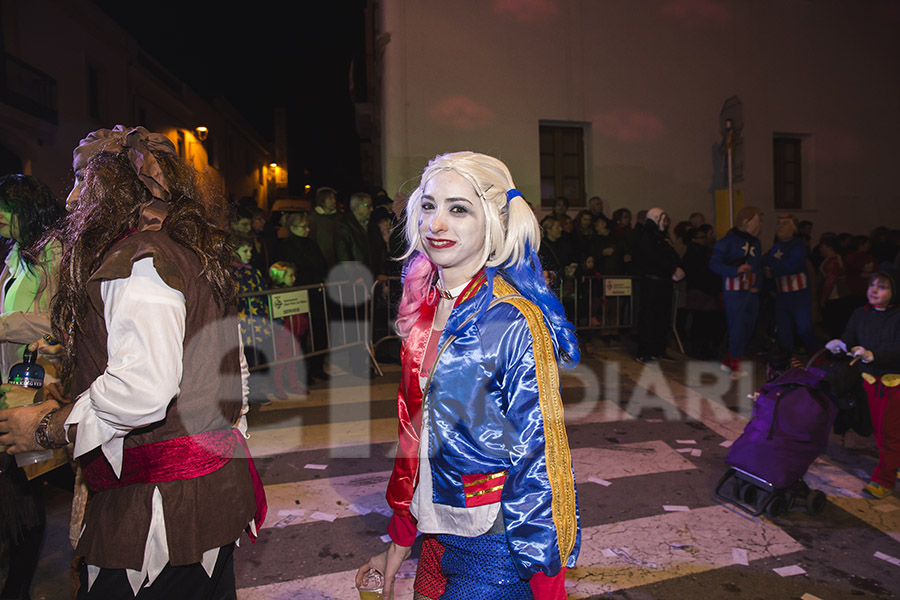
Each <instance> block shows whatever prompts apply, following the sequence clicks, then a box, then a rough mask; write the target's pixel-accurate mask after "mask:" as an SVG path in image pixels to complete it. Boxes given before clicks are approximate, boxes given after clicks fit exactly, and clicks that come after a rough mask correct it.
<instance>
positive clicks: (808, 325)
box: [763, 214, 822, 354]
mask: <svg viewBox="0 0 900 600" xmlns="http://www.w3.org/2000/svg"><path fill="white" fill-rule="evenodd" d="M806 262H807V253H806V244H804V243H803V240H802V239H800V237H799V236H798V235H797V218H796V217H795V216H794V215H791V214H782V215H778V226H777V229H776V232H775V244H774V245H773V246H772V248H770V249H769V251H768V252H766V254H765V256H763V266H764V267H765V269H766V271H767V275H770V276H771V277H772V278H773V279H774V280H775V291H776V295H775V338H776V340H777V342H778V345H779V346H780V347H781V348H782V349H784V350H786V351H787V352H789V353H793V351H794V334H795V333H796V334H797V335H798V336H799V337H800V340H801V341H802V342H803V345H804V346H805V347H806V351H807V352H808V353H809V354H812V353H814V352H816V351H817V350H818V349H819V348H821V347H822V342H820V341H819V338H817V337H816V333H815V331H814V330H813V324H812V314H811V313H810V309H811V306H812V292H811V290H810V286H809V273H808V271H807V269H806Z"/></svg>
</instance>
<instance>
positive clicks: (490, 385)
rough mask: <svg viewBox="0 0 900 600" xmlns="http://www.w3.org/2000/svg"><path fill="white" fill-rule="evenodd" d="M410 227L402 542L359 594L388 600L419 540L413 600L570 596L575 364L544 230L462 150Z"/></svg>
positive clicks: (435, 163) (429, 172) (498, 175)
mask: <svg viewBox="0 0 900 600" xmlns="http://www.w3.org/2000/svg"><path fill="white" fill-rule="evenodd" d="M405 232H406V237H407V240H408V249H407V252H406V257H407V258H409V259H410V260H411V263H410V266H409V268H408V270H407V273H406V277H405V280H404V287H403V298H402V301H401V304H400V308H399V317H398V319H397V325H396V327H397V330H398V332H399V333H400V334H401V335H402V337H403V338H404V339H405V341H404V344H403V350H402V365H403V369H402V378H401V383H400V390H399V394H398V409H399V418H400V427H399V435H400V444H399V447H398V451H397V456H396V459H395V464H394V470H393V474H392V476H391V480H390V483H389V485H388V490H387V500H388V504H389V505H390V506H391V508H392V509H393V511H394V514H393V517H392V519H391V522H390V525H389V528H388V533H389V535H390V536H391V539H392V543H391V545H390V547H389V548H388V549H387V550H386V551H385V552H382V553H381V554H378V555H376V556H374V557H372V558H371V559H370V560H369V562H368V563H366V564H365V565H364V566H362V567H361V568H360V569H359V572H358V574H357V585H361V584H362V583H363V582H364V581H365V580H366V579H367V577H369V576H370V575H371V572H372V571H377V572H378V573H380V574H382V575H383V578H384V592H383V593H384V597H385V598H391V597H392V595H393V582H394V578H395V576H396V573H397V570H398V569H399V567H400V564H401V563H402V562H403V560H404V559H405V558H407V557H408V556H409V554H410V549H411V548H410V547H411V546H412V544H413V540H414V539H415V537H416V533H417V532H421V533H423V534H425V536H424V541H423V545H422V553H421V556H420V558H419V562H418V572H417V574H416V581H415V598H417V599H441V600H453V599H463V598H464V599H467V600H473V599H482V598H484V599H487V598H490V599H492V600H496V599H520V598H521V599H525V598H529V599H530V598H539V599H550V598H552V599H557V598H565V597H566V594H565V587H564V582H565V572H566V569H567V568H571V567H573V566H574V564H575V560H576V558H577V556H578V551H579V547H580V531H579V525H578V511H577V505H576V497H575V481H574V476H573V472H572V461H571V455H570V452H569V446H568V440H567V436H566V430H565V424H564V421H563V407H562V401H561V398H560V384H559V373H558V369H559V367H560V366H567V367H570V366H574V365H575V364H577V362H578V359H579V355H578V343H577V340H576V339H575V332H574V329H573V327H572V325H571V324H570V323H569V322H568V321H566V318H565V315H564V312H563V307H562V305H561V304H560V302H559V300H558V299H557V298H556V296H554V295H553V293H552V292H551V291H550V289H549V288H548V287H547V284H546V283H545V280H544V277H543V270H542V267H541V264H540V261H539V259H538V256H537V250H538V245H539V243H540V228H539V226H538V223H537V220H536V219H535V217H534V214H533V212H532V210H531V207H530V206H529V205H528V203H527V202H526V201H525V200H524V199H523V198H522V195H521V193H520V192H519V191H518V190H516V189H515V185H514V183H513V181H512V177H511V175H510V173H509V171H508V169H507V167H506V165H504V164H503V163H502V162H500V161H499V160H497V159H495V158H493V157H490V156H486V155H483V154H477V153H473V152H458V153H451V154H445V155H439V156H437V157H435V158H434V159H433V160H432V161H431V162H430V163H429V164H428V166H427V168H426V169H425V171H424V173H423V175H422V178H421V183H420V184H419V187H418V188H416V190H415V191H414V192H413V193H412V195H411V196H410V199H409V203H408V204H407V222H406V226H405Z"/></svg>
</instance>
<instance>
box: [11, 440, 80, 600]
mask: <svg viewBox="0 0 900 600" xmlns="http://www.w3.org/2000/svg"><path fill="white" fill-rule="evenodd" d="M0 463H3V464H4V469H3V472H2V473H0V511H2V512H0V536H2V537H3V539H4V541H6V543H7V544H8V545H7V548H6V552H7V555H8V556H9V572H8V574H7V577H6V581H5V582H4V585H3V589H2V590H0V598H3V599H4V600H5V599H7V598H10V599H12V598H27V597H29V594H30V592H31V583H32V580H33V579H34V574H35V571H37V566H38V559H39V558H40V555H41V545H42V544H43V541H44V530H45V529H46V526H47V516H46V509H45V499H44V482H45V481H46V482H48V483H50V484H51V485H54V486H56V487H58V488H60V489H63V490H67V491H69V492H71V491H72V486H73V485H74V482H75V479H74V473H73V472H72V469H70V468H69V466H68V465H63V466H61V467H57V468H56V469H54V470H52V471H50V472H49V473H45V474H43V475H41V476H40V477H37V478H35V479H31V480H29V479H28V478H27V477H26V476H25V471H24V470H22V469H21V468H20V467H18V466H16V461H15V459H14V458H13V457H12V456H9V455H7V454H0Z"/></svg>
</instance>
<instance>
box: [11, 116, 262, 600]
mask: <svg viewBox="0 0 900 600" xmlns="http://www.w3.org/2000/svg"><path fill="white" fill-rule="evenodd" d="M73 168H74V170H75V176H76V180H75V187H74V188H73V190H72V192H71V193H70V194H69V197H68V199H67V201H66V207H67V209H68V210H69V215H68V217H67V219H66V221H65V222H64V224H63V226H62V229H61V231H60V234H59V237H60V239H61V241H62V244H63V252H62V257H61V264H60V270H59V272H60V276H59V292H58V294H57V296H56V298H55V299H54V303H53V306H52V312H51V314H52V324H53V331H54V336H55V338H56V339H57V340H59V342H60V347H61V350H62V352H61V355H62V379H63V380H64V381H65V380H67V379H69V381H70V382H71V398H72V402H69V403H67V402H65V401H63V402H60V401H58V400H55V399H50V400H47V401H45V402H43V403H42V404H38V405H36V406H33V407H22V408H15V409H10V410H5V411H0V443H4V444H7V445H8V447H9V449H8V452H10V453H13V454H14V453H17V452H22V451H26V450H33V449H37V448H40V447H42V446H43V447H50V448H54V447H59V446H62V445H65V444H66V443H68V442H74V446H75V449H74V454H75V457H76V458H77V459H78V461H79V463H80V466H81V469H82V472H83V478H84V481H85V482H86V483H87V486H88V488H89V489H90V491H91V497H90V502H89V504H88V505H87V510H86V512H85V513H84V517H83V519H84V524H83V530H82V531H81V533H80V537H79V539H78V543H77V547H76V550H75V554H76V556H78V557H80V558H81V559H82V560H81V567H80V576H81V577H80V589H79V592H78V598H81V599H93V598H104V599H107V598H135V597H137V598H142V599H144V598H173V597H178V598H213V597H214V598H235V597H236V594H235V581H234V566H233V565H234V563H233V549H234V545H235V542H236V540H237V539H238V538H239V536H240V534H241V532H242V531H243V530H244V529H247V528H249V529H250V530H251V533H255V527H258V526H261V525H262V520H263V519H264V517H265V499H264V495H263V494H262V486H261V484H260V483H259V480H258V477H257V476H256V471H255V469H254V467H253V463H252V460H251V459H250V455H249V452H248V451H247V448H246V443H245V441H244V436H245V431H246V422H245V421H244V419H243V417H242V413H243V412H244V410H245V408H246V399H245V398H246V378H245V375H246V364H245V363H242V360H241V355H242V353H241V347H240V346H241V345H240V338H239V334H238V325H237V320H236V318H235V308H234V297H235V290H234V284H233V282H232V281H231V279H230V278H229V277H228V271H227V269H228V256H229V252H230V249H229V248H228V244H227V241H226V240H227V234H226V233H225V232H224V231H223V230H222V229H221V224H220V222H219V221H223V220H221V219H217V217H218V214H217V211H218V210H219V209H220V203H215V204H214V203H213V202H212V201H213V200H214V199H213V198H212V197H208V196H207V194H206V192H205V190H204V188H203V187H202V186H201V184H200V183H199V181H198V176H197V173H196V172H194V171H193V169H191V168H190V167H189V166H188V165H187V164H185V163H184V162H183V161H181V160H180V159H179V158H178V156H177V153H176V150H175V147H174V145H173V144H172V143H171V142H170V141H169V140H168V139H167V138H166V137H165V136H163V135H160V134H154V133H150V132H149V131H147V130H146V129H144V128H143V127H135V128H126V127H122V126H121V125H119V126H116V127H115V128H114V129H111V130H110V129H101V130H98V131H95V132H93V133H91V134H89V135H88V136H87V137H86V138H85V139H83V140H82V141H81V143H80V144H79V146H78V147H77V148H76V149H75V151H74V154H73ZM242 376H244V377H242ZM76 504H77V503H76Z"/></svg>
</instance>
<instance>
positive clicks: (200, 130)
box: [194, 125, 209, 142]
mask: <svg viewBox="0 0 900 600" xmlns="http://www.w3.org/2000/svg"><path fill="white" fill-rule="evenodd" d="M194 133H196V134H197V139H198V140H200V141H201V142H202V141H205V140H206V136H208V135H209V129H207V128H206V127H204V126H202V125H201V126H199V127H195V128H194Z"/></svg>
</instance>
